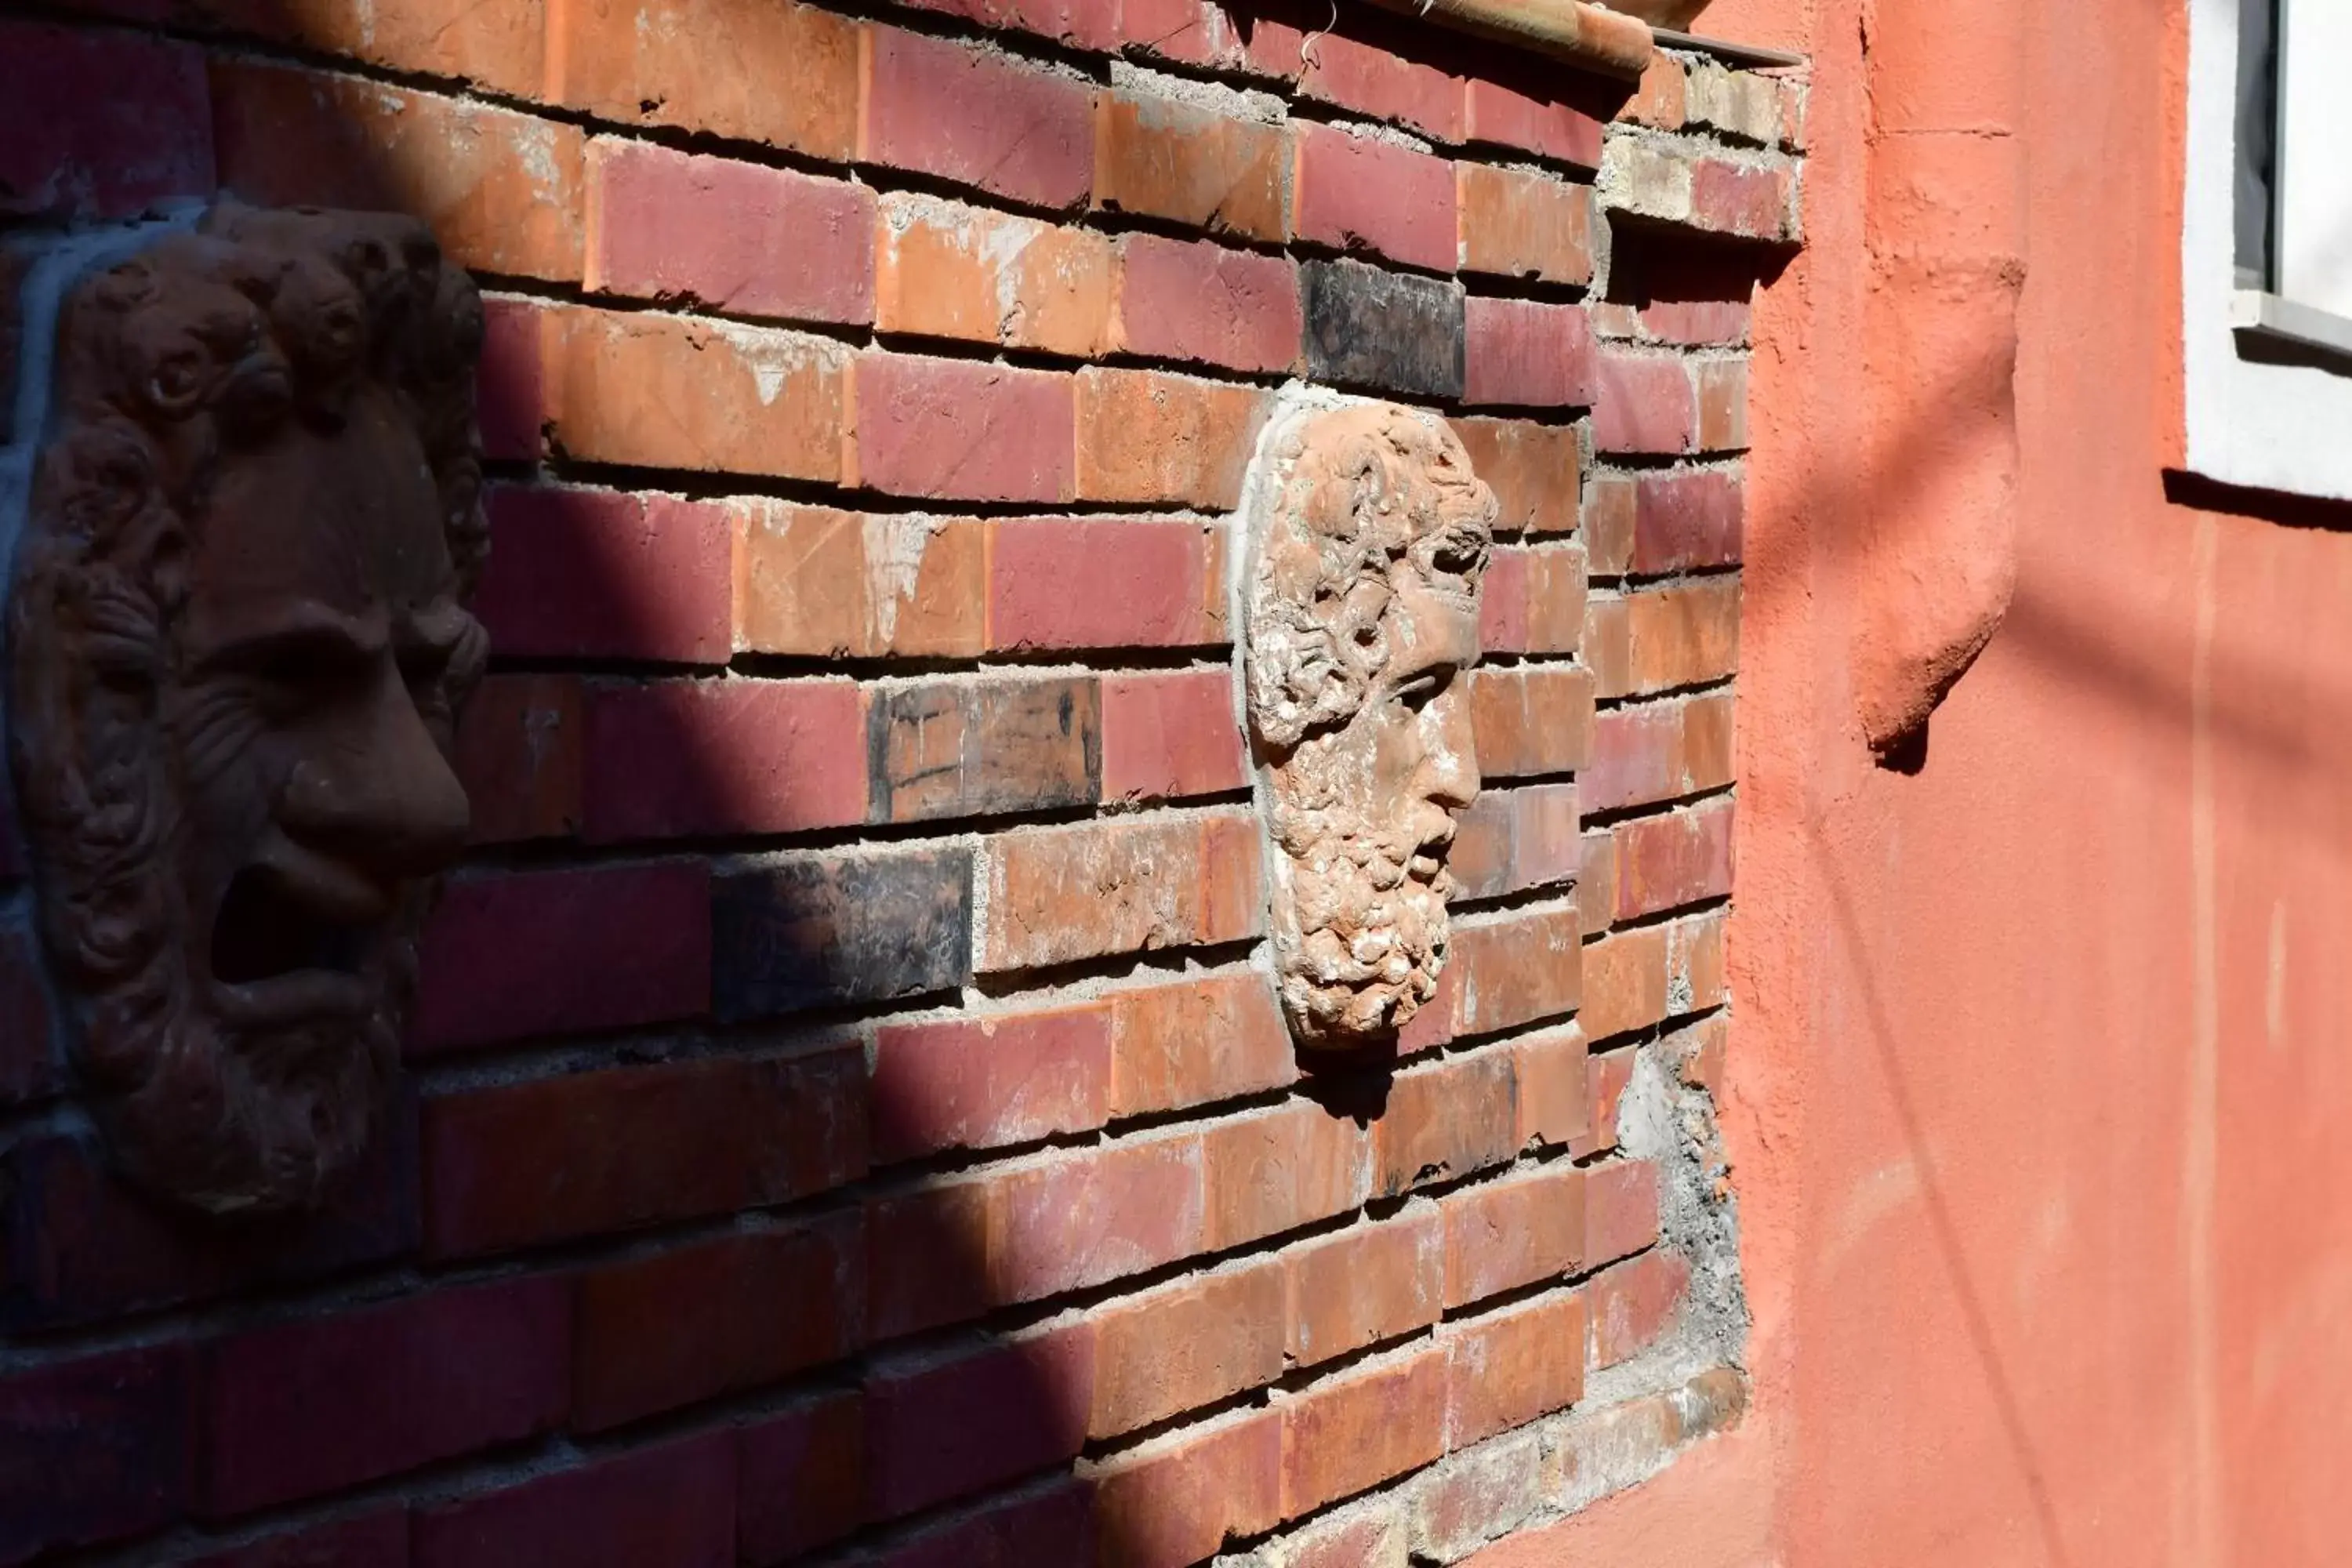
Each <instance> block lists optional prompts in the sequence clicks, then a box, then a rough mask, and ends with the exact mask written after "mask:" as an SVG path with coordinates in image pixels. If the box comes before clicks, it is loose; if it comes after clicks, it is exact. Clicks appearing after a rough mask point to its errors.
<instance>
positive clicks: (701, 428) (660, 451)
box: [540, 308, 849, 483]
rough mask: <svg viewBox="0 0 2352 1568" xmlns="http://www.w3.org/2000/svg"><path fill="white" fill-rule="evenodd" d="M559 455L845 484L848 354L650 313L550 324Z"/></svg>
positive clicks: (827, 344)
mask: <svg viewBox="0 0 2352 1568" xmlns="http://www.w3.org/2000/svg"><path fill="white" fill-rule="evenodd" d="M540 346H541V365H542V374H543V377H544V380H545V382H546V384H547V406H548V416H549V419H550V421H551V424H552V425H553V426H554V436H555V441H556V444H557V445H558V446H559V447H562V449H563V450H564V451H565V452H567V453H569V454H570V455H571V456H572V457H574V458H584V459H587V460H589V461H592V462H604V463H627V464H635V465H641V466H644V467H647V468H691V469H698V470H702V471H706V472H708V471H717V472H720V473H730V474H761V475H771V476H774V477H776V478H779V479H819V480H824V481H826V482H828V483H830V482H833V481H835V480H837V479H840V477H841V443H842V427H843V423H844V421H843V403H844V396H845V385H846V382H847V375H848V368H849V356H848V351H847V350H845V349H844V348H843V347H842V346H841V345H840V344H839V343H836V342H832V341H830V340H828V339H824V338H813V337H807V336H803V335H802V334H800V333H796V332H786V331H773V330H771V329H768V328H762V327H744V326H737V325H734V324H732V323H730V322H724V321H697V320H691V319H689V318H687V317H684V316H671V315H664V314H660V313H658V312H655V311H650V310H645V311H632V312H628V313H625V314H620V313H614V312H610V311H604V310H585V309H578V308H573V309H562V310H548V311H545V312H543V313H542V314H541V317H540Z"/></svg>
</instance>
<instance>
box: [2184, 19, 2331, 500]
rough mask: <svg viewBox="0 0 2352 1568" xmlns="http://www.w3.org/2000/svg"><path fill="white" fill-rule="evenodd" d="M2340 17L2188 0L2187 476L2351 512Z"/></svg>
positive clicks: (2185, 273)
mask: <svg viewBox="0 0 2352 1568" xmlns="http://www.w3.org/2000/svg"><path fill="white" fill-rule="evenodd" d="M2347 60H2352V3H2347V0H2191V5H2190V11H2189V116H2188V129H2189V141H2188V146H2187V148H2186V149H2185V152H2186V162H2185V168H2184V187H2183V192H2182V195H2183V218H2184V222H2183V227H2182V238H2181V284H2182V288H2181V305H2182V321H2181V328H2182V345H2183V351H2184V353H2185V355H2186V361H2187V363H2186V366H2185V369H2186V373H2187V374H2186V381H2185V387H2184V391H2185V394H2186V400H2187V401H2186V407H2185V410H2184V413H2185V416H2186V418H2185V422H2184V423H2185V429H2186V435H2187V439H2188V452H2187V466H2188V468H2189V469H2190V471H2192V472H2194V473H2198V474H2200V475H2203V476H2204V477H2206V478H2208V479H2218V480H2220V481H2221V482H2222V483H2225V484H2231V485H2242V486H2249V487H2253V488H2257V489H2273V490H2285V491H2290V492H2294V493H2297V494H2303V495H2315V496H2325V497H2329V498H2334V499H2345V500H2352V438H2347V437H2352V90H2347V86H2346V83H2345V74H2344V62H2346V61H2347Z"/></svg>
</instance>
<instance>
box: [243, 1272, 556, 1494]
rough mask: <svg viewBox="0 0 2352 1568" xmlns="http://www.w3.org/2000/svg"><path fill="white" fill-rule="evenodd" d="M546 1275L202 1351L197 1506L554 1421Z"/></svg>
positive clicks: (262, 1332) (275, 1330)
mask: <svg viewBox="0 0 2352 1568" xmlns="http://www.w3.org/2000/svg"><path fill="white" fill-rule="evenodd" d="M571 1301H572V1291H571V1284H570V1282H569V1281H568V1280H566V1279H562V1278H559V1277H552V1276H548V1277H541V1278H537V1279H518V1280H509V1281H506V1282H503V1283H500V1284H495V1285H483V1286H477V1287H472V1288H467V1289H452V1290H440V1291H435V1292H433V1293H431V1294H427V1295H423V1296H415V1297H410V1298H408V1299H407V1300H400V1301H394V1302H392V1303H390V1304H389V1305H386V1306H380V1307H369V1308H363V1309H362V1310H358V1311H352V1312H344V1313H340V1314H337V1315H335V1316H332V1317H325V1318H310V1319H304V1320H300V1321H293V1322H285V1323H278V1324H276V1325H273V1326H271V1327H268V1328H263V1329H255V1330H252V1331H248V1332H246V1333H241V1334H236V1335H232V1336H230V1337H229V1338H227V1339H225V1340H221V1341H219V1342H215V1343H214V1344H212V1345H210V1346H209V1347H207V1348H206V1350H205V1378H204V1386H205V1400H204V1404H205V1410H204V1415H203V1427H204V1432H205V1438H206V1444H207V1447H206V1455H207V1461H208V1462H207V1465H206V1476H205V1496H204V1509H205V1512H206V1513H207V1514H208V1515H210V1516H212V1517H215V1518H220V1517H227V1516H231V1515H235V1514H238V1513H243V1512H246V1511H248V1510H252V1509H256V1508H261V1507H265V1506H267V1505H268V1504H271V1503H278V1502H289V1501H292V1500H295V1499H298V1498H306V1497H313V1496H316V1495H317V1494H319V1493H320V1492H325V1491H331V1490H334V1489H339V1488H342V1487H348V1486H353V1485H356V1484H358V1483H359V1482H361V1481H367V1480H373V1479H376V1478H377V1477H379V1476H389V1475H396V1474H398V1473H399V1472H400V1471H402V1470H405V1469H410V1468H415V1466H418V1465H422V1464H425V1463H428V1462H430V1461H432V1460H435V1459H441V1458H450V1457H452V1456H455V1455H458V1454H466V1453H471V1452H472V1451H474V1450H475V1449H478V1448H484V1447H490V1446H492V1445H494V1444H499V1443H507V1442H512V1441H514V1440H515V1439H517V1438H520V1437H524V1436H530V1434H532V1433H535V1432H541V1431H545V1430H546V1429H547V1428H549V1427H550V1426H553V1425H554V1424H555V1423H556V1422H558V1421H560V1420H561V1419H562V1415H563V1412H564V1409H565V1406H566V1404H567V1402H568V1401H567V1385H568V1383H569V1376H570V1370H571V1347H570V1335H569V1324H570V1318H571Z"/></svg>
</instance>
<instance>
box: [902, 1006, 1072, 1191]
mask: <svg viewBox="0 0 2352 1568" xmlns="http://www.w3.org/2000/svg"><path fill="white" fill-rule="evenodd" d="M1109 1085H1110V1013H1109V1009H1108V1008H1107V1007H1105V1006H1104V1005H1102V1004H1101V1003H1099V1002H1096V1003H1088V1004H1086V1005H1082V1006H1076V1007H1059V1008H1055V1009H1052V1010H1050V1011H1047V1012H1040V1013H1020V1014H1009V1015H1002V1016H996V1015H992V1016H985V1017H978V1018H949V1019H942V1020H940V1021H939V1022H937V1023H928V1024H898V1025H893V1026H887V1027H885V1028H883V1029H881V1030H879V1031H877V1033H876V1035H875V1037H874V1088H873V1107H874V1154H875V1158H876V1159H877V1160H898V1159H905V1158H907V1157H908V1156H910V1155H916V1154H929V1153H933V1152H938V1151H940V1150H942V1149H993V1148H999V1147H1002V1146H1003V1145H1004V1144H1008V1143H1024V1142H1029V1141H1031V1140H1033V1139H1037V1138H1044V1137H1046V1136H1048V1135H1049V1134H1052V1133H1055V1132H1076V1131H1084V1130H1086V1129H1087V1128H1090V1127H1099V1126H1100V1125H1102V1121H1103V1118H1104V1116H1105V1114H1106V1103H1107V1100H1108V1092H1109Z"/></svg>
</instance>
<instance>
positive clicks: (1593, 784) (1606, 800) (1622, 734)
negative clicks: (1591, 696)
mask: <svg viewBox="0 0 2352 1568" xmlns="http://www.w3.org/2000/svg"><path fill="white" fill-rule="evenodd" d="M1682 763H1683V706H1682V703H1681V702H1680V701H1679V700H1673V701H1666V702H1645V703H1635V704H1631V705H1628V706H1625V707H1622V708H1604V709H1602V710H1601V711H1599V712H1598V713H1596V714H1594V715H1593V719H1592V760H1591V763H1588V764H1587V765H1586V767H1585V770H1584V772H1583V773H1580V774H1579V775H1578V776H1577V782H1578V783H1579V784H1581V785H1582V786H1583V790H1584V806H1585V809H1586V810H1587V811H1596V812H1598V811H1615V810H1617V809H1619V808H1620V807H1622V806H1628V805H1645V804H1647V803H1648V802H1651V801H1656V800H1667V799H1671V798H1672V797H1674V796H1675V795H1680V794H1682V793H1683V772H1682Z"/></svg>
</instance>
